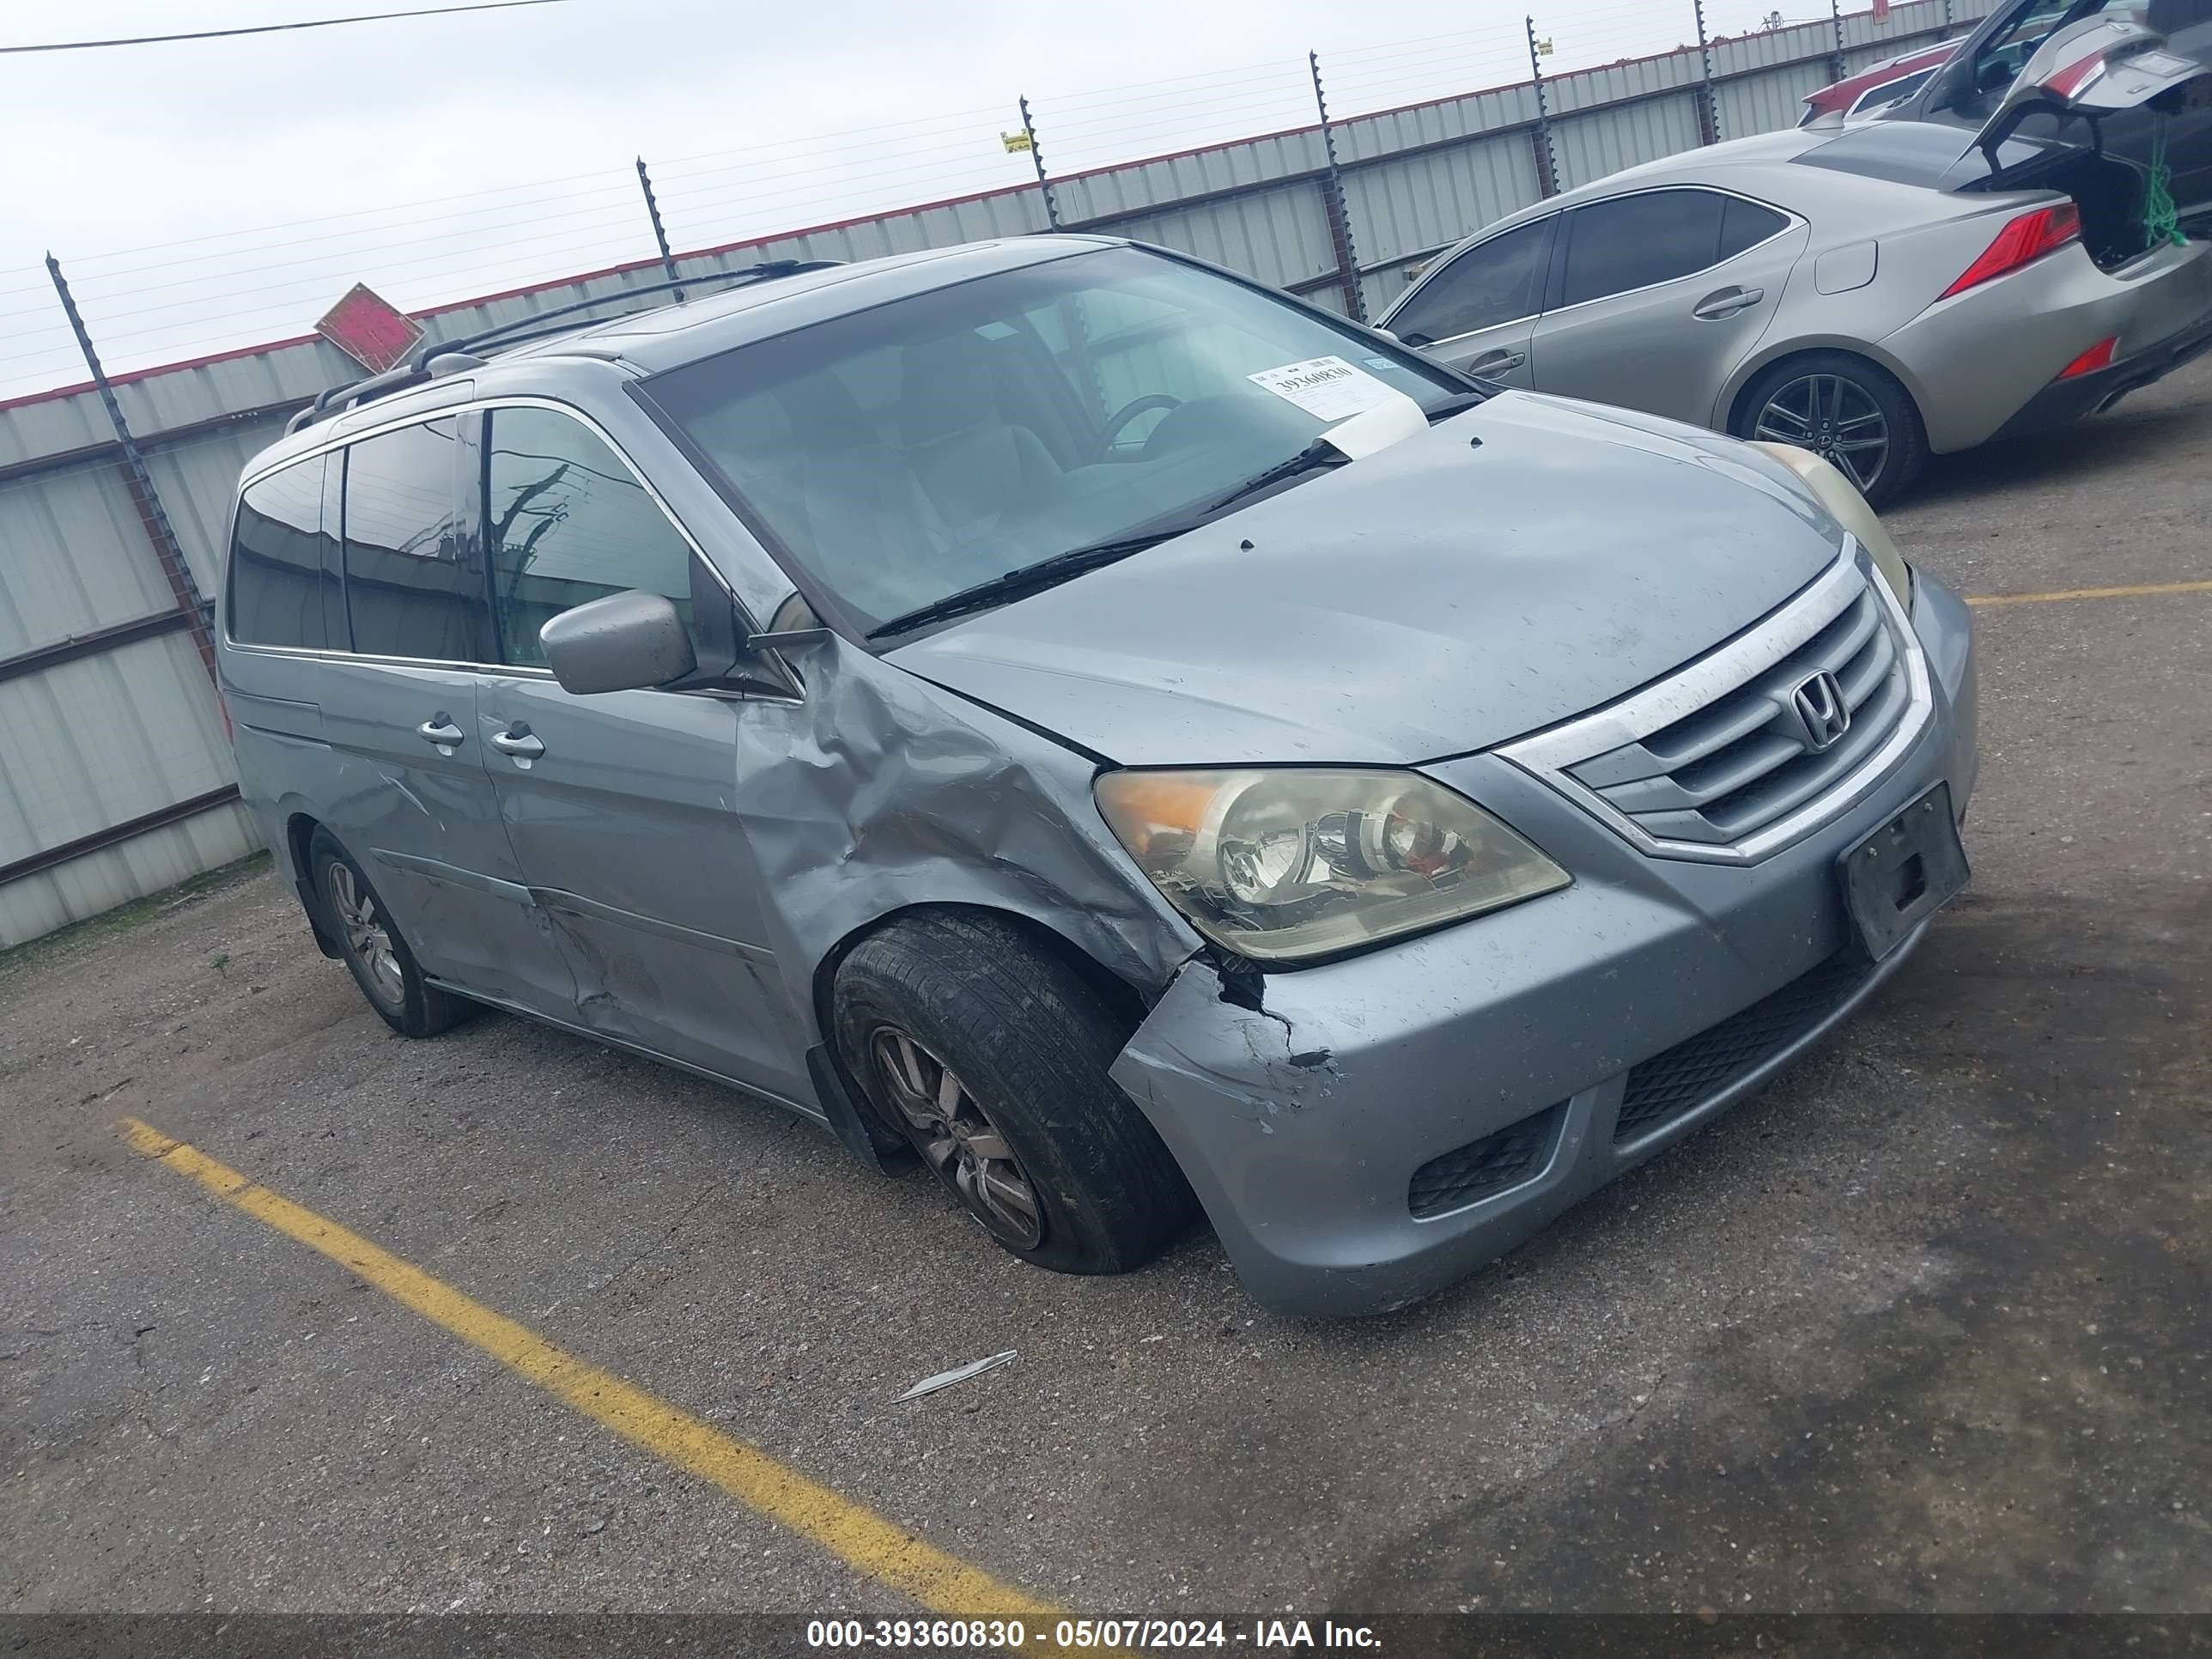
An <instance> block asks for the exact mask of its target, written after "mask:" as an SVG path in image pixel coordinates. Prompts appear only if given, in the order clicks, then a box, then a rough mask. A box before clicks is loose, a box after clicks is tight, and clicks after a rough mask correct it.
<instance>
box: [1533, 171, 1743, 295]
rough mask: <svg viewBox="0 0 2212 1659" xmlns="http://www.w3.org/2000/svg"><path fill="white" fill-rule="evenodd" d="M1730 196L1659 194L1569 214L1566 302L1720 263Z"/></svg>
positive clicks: (1703, 192)
mask: <svg viewBox="0 0 2212 1659" xmlns="http://www.w3.org/2000/svg"><path fill="white" fill-rule="evenodd" d="M1728 203H1729V197H1725V196H1723V195H1721V194H1720V193H1719V192H1717V191H1710V190H1653V191H1644V192H1643V193H1642V194H1640V195H1636V196H1622V197H1615V198H1614V199H1613V200H1612V201H1610V202H1598V203H1595V204H1592V205H1590V206H1589V207H1586V208H1578V209H1577V210H1575V211H1574V212H1573V213H1572V214H1571V215H1570V216H1568V220H1567V230H1568V240H1567V266H1566V278H1565V285H1564V288H1563V290H1562V293H1561V297H1560V303H1561V304H1562V305H1570V306H1572V305H1581V304H1582V303H1583V302H1584V301H1589V300H1602V299H1604V298H1605V297H1606V296H1607V295H1612V294H1626V292H1628V290H1629V289H1638V288H1649V287H1650V286H1651V284H1652V283H1668V282H1672V281H1674V278H1676V277H1678V276H1688V275H1689V274H1690V273H1691V272H1692V271H1693V270H1704V269H1705V267H1706V266H1707V265H1710V264H1713V263H1714V262H1715V261H1717V259H1718V258H1720V245H1721V219H1722V216H1723V212H1724V211H1725V210H1726V208H1727V205H1728Z"/></svg>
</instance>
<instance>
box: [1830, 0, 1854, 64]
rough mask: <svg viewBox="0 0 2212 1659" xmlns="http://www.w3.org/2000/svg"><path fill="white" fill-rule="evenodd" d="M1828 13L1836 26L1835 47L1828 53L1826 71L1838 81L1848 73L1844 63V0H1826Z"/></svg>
mask: <svg viewBox="0 0 2212 1659" xmlns="http://www.w3.org/2000/svg"><path fill="white" fill-rule="evenodd" d="M1828 15H1829V17H1830V18H1831V19H1832V20H1833V21H1834V23H1835V26H1836V49H1835V50H1834V51H1833V52H1830V53H1829V54H1828V71H1829V74H1830V76H1832V78H1833V79H1835V80H1838V81H1840V80H1842V79H1843V78H1844V76H1846V75H1848V74H1850V70H1849V69H1848V68H1847V67H1846V66H1845V64H1844V0H1828Z"/></svg>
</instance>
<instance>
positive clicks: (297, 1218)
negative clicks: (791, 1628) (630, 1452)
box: [123, 1118, 1059, 1619]
mask: <svg viewBox="0 0 2212 1659" xmlns="http://www.w3.org/2000/svg"><path fill="white" fill-rule="evenodd" d="M123 1133H124V1139H125V1140H127V1141H129V1142H130V1144H131V1149H132V1150H133V1151H135V1152H139V1153H141V1154H143V1156H145V1157H147V1158H152V1159H154V1160H155V1162H157V1163H160V1164H163V1165H165V1166H167V1168H169V1169H172V1170H175V1171H177V1172H178V1173H179V1175H185V1176H191V1178H192V1179H193V1180H194V1181H197V1182H199V1184H200V1185H201V1186H203V1187H204V1188H206V1189H207V1190H208V1191H209V1192H210V1193H212V1194H214V1195H215V1196H216V1197H217V1198H219V1199H221V1200H222V1201H223V1202H224V1203H226V1204H228V1205H229V1206H232V1207H233V1208H234V1209H237V1210H242V1211H243V1212H246V1214H247V1215H250V1216H252V1218H254V1219H255V1220H257V1221H259V1222H262V1223H264V1225H268V1226H270V1227H273V1228H275V1229H276V1231H278V1232H280V1233H283V1235H284V1236H285V1237H287V1238H291V1239H295V1240H297V1241H298V1242H299V1243H302V1244H305V1245H307V1247H308V1248H309V1249H314V1250H319V1251H321V1252H322V1253H323V1254H324V1255H326V1256H328V1257H330V1259H331V1261H335V1262H337V1264H338V1265H339V1266H340V1267H343V1268H345V1269H346V1270H347V1271H348V1272H349V1273H356V1274H358V1275H359V1276H360V1277H361V1278H362V1279H367V1280H368V1282H369V1283H370V1284H372V1285H374V1286H376V1288H377V1289H378V1290H380V1291H383V1292H384V1293H385V1294H386V1296H388V1297H392V1299H393V1300H394V1301H396V1302H401V1303H404V1304H406V1305H407V1306H408V1307H410V1308H412V1309H413V1310H415V1311H416V1313H418V1314H421V1315H422V1316H423V1317H424V1318H425V1319H428V1320H429V1321H430V1322H432V1323H434V1324H437V1325H441V1326H443V1327H444V1328H446V1329H447V1330H449V1331H451V1332H452V1333H453V1334H454V1335H455V1336H458V1337H459V1338H460V1339H461V1340H463V1341H465V1342H469V1343H472V1344H474V1345H475V1346H477V1347H479V1348H481V1349H483V1352H486V1353H488V1354H489V1355H490V1356H491V1357H492V1358H495V1359H496V1360H498V1361H499V1362H500V1364H502V1365H505V1366H507V1368H508V1369H509V1370H513V1371H514V1372H515V1373H516V1374H518V1375H519V1376H522V1377H524V1378H526V1379H527V1380H528V1381H530V1382H532V1383H536V1384H537V1385H538V1387H539V1388H541V1389H545V1390H547V1391H548V1392H549V1393H550V1394H553V1395H556V1396H558V1397H559V1398H560V1399H562V1400H563V1401H567V1402H568V1404H569V1405H571V1406H573V1407H575V1408H576V1409H577V1410H578V1411H580V1412H581V1413H584V1415H585V1416H586V1417H589V1418H591V1419H593V1420H594V1421H596V1422H599V1423H600V1424H603V1425H605V1426H606V1427H608V1428H610V1429H612V1430H613V1431H615V1432H616V1433H617V1434H618V1435H621V1436H622V1437H623V1438H624V1439H626V1440H629V1441H630V1442H632V1443H635V1444H636V1445H639V1446H641V1447H643V1448H644V1449H646V1450H647V1451H649V1452H651V1453H652V1454H653V1455H654V1456H656V1457H659V1458H661V1459H663V1460H664V1461H665V1462H670V1463H672V1464H674V1465H675V1466H676V1467H677V1468H680V1469H684V1470H685V1471H687V1472H688V1473H690V1474H696V1475H697V1476H698V1477H699V1478H700V1479H702V1480H710V1481H712V1482H713V1483H714V1485H715V1486H720V1488H721V1489H722V1490H723V1491H724V1492H727V1493H729V1494H730V1496H731V1497H732V1498H736V1499H737V1500H738V1502H739V1503H741V1504H745V1505H747V1506H748V1507H749V1508H751V1509H753V1510H757V1511H758V1512H759V1513H761V1514H762V1515H764V1516H768V1517H769V1519H770V1520H773V1521H776V1522H781V1523H782V1524H783V1525H784V1526H786V1527H788V1528H791V1530H792V1531H793V1532H795V1533H798V1534H800V1535H801V1536H802V1537H805V1538H809V1539H811V1540H812V1541H814V1542H815V1543H817V1544H819V1545H820V1546H821V1547H823V1549H825V1550H827V1551H829V1553H830V1554H832V1555H834V1556H836V1558H837V1559H839V1560H841V1561H842V1562H844V1563H845V1564H846V1565H848V1566H849V1567H852V1568H853V1569H854V1570H855V1571H859V1572H861V1573H864V1574H866V1576H867V1577H870V1578H872V1579H875V1580H876V1581H877V1582H878V1583H884V1584H888V1585H890V1587H891V1588H892V1589H896V1590H900V1591H902V1592H904V1593H905V1594H906V1595H910V1596H912V1597H913V1598H914V1599H915V1601H919V1602H921V1604H922V1605H923V1606H925V1607H929V1608H930V1609H932V1610H933V1611H934V1612H937V1613H945V1614H951V1615H967V1616H969V1617H974V1616H975V1615H978V1614H981V1615H984V1616H987V1617H994V1618H1025V1619H1040V1618H1041V1619H1050V1618H1054V1617H1056V1616H1057V1613H1058V1611H1059V1610H1058V1609H1057V1608H1056V1607H1053V1606H1052V1604H1050V1603H1049V1602H1046V1601H1037V1600H1036V1599H1035V1598H1034V1597H1032V1596H1030V1595H1024V1593H1023V1592H1022V1591H1020V1590H1018V1589H1015V1588H1014V1587H1013V1586H1012V1585H1011V1584H1005V1583H1000V1581H999V1580H997V1579H995V1578H994V1577H991V1576H990V1575H989V1574H988V1573H987V1572H985V1571H982V1570H981V1568H978V1567H971V1566H969V1565H968V1564H967V1563H966V1562H965V1561H963V1560H960V1559H958V1558H957V1557H955V1556H951V1555H948V1554H946V1553H945V1552H944V1551H943V1550H940V1549H938V1548H936V1547H934V1546H933V1545H930V1544H927V1543H924V1542H923V1541H921V1539H919V1538H916V1537H915V1536H914V1534H911V1533H909V1532H907V1531H906V1530H904V1529H903V1528H901V1527H899V1526H897V1525H896V1523H894V1522H890V1521H887V1520H885V1519H884V1517H883V1516H880V1515H878V1514H877V1513H876V1512H875V1511H874V1510H871V1509H868V1508H866V1507H865V1506H864V1505H862V1504H855V1503H854V1502H853V1501H852V1500H851V1499H849V1498H842V1497H840V1496H839V1495H838V1494H837V1493H836V1492H831V1491H830V1490H829V1488H828V1487H827V1486H822V1485H820V1484H818V1483H817V1482H815V1481H813V1480H808V1479H807V1478H806V1477H805V1475H803V1474H799V1472H798V1471H797V1470H796V1469H793V1468H787V1467H785V1466H784V1465H783V1464H781V1463H780V1462H777V1461H776V1460H775V1458H773V1457H771V1456H769V1455H768V1454H767V1453H766V1452H764V1451H762V1450H761V1449H759V1448H757V1447H755V1446H749V1445H747V1444H745V1443H744V1442H743V1441H741V1440H732V1438H730V1437H729V1436H727V1435H726V1434H723V1433H722V1432H720V1431H719V1430H717V1429H715V1428H714V1427H712V1426H710V1425H708V1424H705V1423H702V1422H701V1421H700V1420H699V1419H697V1418H696V1417H694V1416H692V1415H691V1414H690V1413H688V1412H683V1411H678V1409H677V1408H676V1407H673V1406H671V1405H669V1404H668V1403H667V1402H666V1401H661V1400H656V1399H654V1398H653V1395H649V1394H647V1393H646V1392H645V1391H644V1390H643V1389H637V1388H633V1387H632V1386H631V1385H630V1384H629V1383H625V1382H623V1380H622V1379H621V1378H620V1377H618V1376H615V1375H614V1374H613V1373H612V1372H611V1371H605V1370H600V1369H599V1367H598V1366H597V1365H593V1364H589V1363H588V1362H586V1361H585V1360H581V1359H579V1358H576V1357H575V1356H574V1354H570V1353H566V1352H562V1350H561V1349H559V1348H556V1347H555V1346H553V1345H552V1344H551V1343H550V1342H548V1341H547V1340H545V1339H544V1337H542V1336H540V1335H538V1334H537V1333H536V1332H535V1331H532V1330H530V1329H528V1328H526V1327H525V1326H521V1325H518V1324H516V1323H515V1322H514V1321H513V1320H512V1319H509V1318H507V1316H505V1315H503V1314H497V1313H494V1312H493V1311H492V1310H490V1309H489V1308H487V1307H485V1306H484V1305H483V1304H482V1303H480V1302H477V1301H473V1300H471V1298H470V1297H465V1296H464V1295H462V1294H461V1292H460V1291H457V1290H455V1289H453V1286H452V1285H447V1284H443V1283H441V1281H439V1280H437V1279H433V1278H431V1277H430V1275H429V1274H428V1273H424V1272H423V1271H422V1269H421V1268H420V1267H415V1266H413V1265H412V1264H411V1263H409V1262H406V1261H401V1260H400V1259H399V1258H398V1256H396V1255H392V1254H391V1253H390V1252H388V1251H386V1250H382V1249H378V1248H377V1247H376V1246H375V1245H374V1244H372V1243H369V1242H368V1240H367V1239H365V1238H363V1237H361V1236H360V1235H359V1234H357V1233H353V1232H349V1231H347V1230H346V1229H345V1228H343V1227H341V1226H339V1225H337V1223H336V1222H335V1221H328V1220H325V1218H323V1217H321V1216H319V1215H317V1214H316V1213H315V1212H313V1211H312V1210H308V1209H303V1208H302V1207H301V1206H299V1205H297V1204H295V1203H293V1202H292V1200H289V1199H288V1198H283V1197H281V1196H279V1195H278V1194H276V1193H272V1192H270V1190H269V1189H268V1188H266V1187H261V1186H257V1185H256V1184H254V1182H252V1181H249V1180H248V1179H247V1178H246V1176H242V1175H240V1173H239V1172H238V1171H237V1170H234V1169H232V1168H230V1167H229V1166H228V1164H219V1163H217V1162H216V1160H215V1159H214V1158H210V1157H209V1156H208V1155H207V1154H206V1153H204V1152H200V1151H199V1150H198V1149H197V1148H196V1147H192V1146H186V1145H185V1143H184V1142H183V1141H180V1140H172V1139H170V1138H169V1137H168V1136H167V1135H165V1134H163V1133H161V1131H160V1130H158V1129H155V1128H152V1127H149V1126H148V1125H146V1124H144V1123H142V1122H140V1121H138V1120H137V1118H125V1120H124V1121H123Z"/></svg>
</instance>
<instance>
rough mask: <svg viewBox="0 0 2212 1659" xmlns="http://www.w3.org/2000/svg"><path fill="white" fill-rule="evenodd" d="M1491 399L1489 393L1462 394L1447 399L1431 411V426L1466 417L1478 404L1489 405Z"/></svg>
mask: <svg viewBox="0 0 2212 1659" xmlns="http://www.w3.org/2000/svg"><path fill="white" fill-rule="evenodd" d="M1490 397H1491V394H1490V393H1489V392H1461V393H1460V394H1459V395H1458V396H1456V397H1453V398H1445V399H1444V400H1443V402H1442V403H1440V404H1437V405H1436V406H1435V407H1434V408H1432V409H1431V410H1429V424H1430V425H1431V426H1434V425H1435V424H1436V423H1437V422H1438V421H1449V419H1451V417H1452V416H1455V415H1464V414H1466V413H1467V411H1468V410H1470V409H1473V408H1474V406H1475V405H1476V404H1486V403H1488V402H1489V401H1490Z"/></svg>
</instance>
